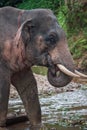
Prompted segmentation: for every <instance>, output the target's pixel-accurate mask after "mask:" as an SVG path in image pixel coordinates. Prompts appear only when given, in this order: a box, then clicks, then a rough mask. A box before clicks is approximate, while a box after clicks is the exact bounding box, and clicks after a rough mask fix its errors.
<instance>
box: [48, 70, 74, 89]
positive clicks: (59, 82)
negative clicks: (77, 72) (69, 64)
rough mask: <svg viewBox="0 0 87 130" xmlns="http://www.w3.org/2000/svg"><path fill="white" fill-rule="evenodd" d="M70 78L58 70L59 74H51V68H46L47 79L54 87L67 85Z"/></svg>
mask: <svg viewBox="0 0 87 130" xmlns="http://www.w3.org/2000/svg"><path fill="white" fill-rule="evenodd" d="M71 80H72V77H70V76H68V75H66V74H64V73H63V72H61V71H60V72H59V75H58V76H57V75H53V74H52V73H51V70H50V69H48V81H49V82H50V84H51V85H53V86H55V87H63V86H65V85H67V84H68V83H69V82H70V81H71Z"/></svg>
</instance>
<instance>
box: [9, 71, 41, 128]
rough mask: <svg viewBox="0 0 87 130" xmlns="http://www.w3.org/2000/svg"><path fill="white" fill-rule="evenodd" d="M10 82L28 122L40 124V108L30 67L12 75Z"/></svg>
mask: <svg viewBox="0 0 87 130" xmlns="http://www.w3.org/2000/svg"><path fill="white" fill-rule="evenodd" d="M11 80H12V84H13V85H14V86H15V87H16V89H17V91H18V93H19V95H20V97H21V99H22V101H23V104H24V107H25V110H26V113H27V115H28V118H29V121H30V124H31V125H32V126H38V125H40V124H41V109H40V104H39V99H38V91H37V84H36V80H35V78H34V76H33V73H32V71H31V70H30V69H24V70H22V71H21V72H18V73H16V74H14V75H13V76H12V79H11Z"/></svg>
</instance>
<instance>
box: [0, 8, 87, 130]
mask: <svg viewBox="0 0 87 130" xmlns="http://www.w3.org/2000/svg"><path fill="white" fill-rule="evenodd" d="M34 65H39V66H45V67H47V68H48V72H47V77H48V81H49V82H50V84H52V85H53V86H54V87H63V86H65V85H67V84H68V83H69V82H70V81H71V80H72V78H73V77H77V78H79V77H85V78H87V75H84V74H82V73H80V72H78V71H77V70H75V65H74V62H73V59H72V56H71V54H70V51H69V48H68V44H67V38H66V35H65V33H64V31H63V29H62V28H61V27H60V26H59V23H58V22H57V18H56V16H55V15H54V14H53V12H52V11H51V10H50V9H32V10H22V9H17V8H13V7H9V6H8V7H2V8H0V127H1V128H2V127H5V126H6V117H7V111H8V100H9V91H10V85H11V84H12V85H14V86H15V88H16V89H17V91H18V93H19V95H20V97H21V99H22V101H23V104H24V107H25V110H26V113H27V116H28V118H29V121H30V124H31V126H32V127H35V126H40V125H41V108H40V103H39V99H38V90H37V82H36V80H35V77H34V75H33V72H32V69H31V67H32V66H34ZM35 130H36V129H35Z"/></svg>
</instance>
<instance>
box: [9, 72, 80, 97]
mask: <svg viewBox="0 0 87 130" xmlns="http://www.w3.org/2000/svg"><path fill="white" fill-rule="evenodd" d="M34 75H35V78H36V80H37V86H38V93H39V95H41V94H48V95H49V94H52V93H61V92H67V91H74V90H75V89H79V88H80V87H81V85H82V84H81V83H75V82H71V83H69V84H68V85H67V86H65V87H61V88H55V87H54V86H52V85H50V84H49V82H48V80H47V77H46V76H42V75H37V74H34ZM17 97H19V95H18V93H17V91H16V88H15V87H14V86H12V85H11V90H10V98H17Z"/></svg>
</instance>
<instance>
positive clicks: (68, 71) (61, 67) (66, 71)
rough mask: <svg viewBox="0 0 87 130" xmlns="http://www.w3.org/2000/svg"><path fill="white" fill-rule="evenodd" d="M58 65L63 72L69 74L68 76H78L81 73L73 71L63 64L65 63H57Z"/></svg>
mask: <svg viewBox="0 0 87 130" xmlns="http://www.w3.org/2000/svg"><path fill="white" fill-rule="evenodd" d="M57 67H58V68H59V69H60V70H61V71H62V72H63V73H65V74H66V75H68V76H71V77H77V78H79V77H80V75H78V74H75V73H73V72H71V71H70V70H68V69H67V68H66V67H65V66H63V65H61V64H57Z"/></svg>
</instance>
